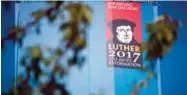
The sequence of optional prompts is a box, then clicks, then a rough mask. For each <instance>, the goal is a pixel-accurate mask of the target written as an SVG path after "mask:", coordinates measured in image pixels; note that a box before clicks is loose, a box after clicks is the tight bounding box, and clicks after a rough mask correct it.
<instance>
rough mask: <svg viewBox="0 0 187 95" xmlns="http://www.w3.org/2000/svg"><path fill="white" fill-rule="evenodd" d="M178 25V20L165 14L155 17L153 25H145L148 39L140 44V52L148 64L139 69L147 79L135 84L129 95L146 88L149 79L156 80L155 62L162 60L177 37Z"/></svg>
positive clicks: (135, 94) (136, 94)
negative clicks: (144, 53) (145, 74)
mask: <svg viewBox="0 0 187 95" xmlns="http://www.w3.org/2000/svg"><path fill="white" fill-rule="evenodd" d="M180 25H181V23H180V22H179V21H178V20H173V19H172V18H171V17H170V16H168V15H166V14H164V15H161V16H159V17H157V20H156V22H155V23H151V24H147V32H148V38H149V39H148V41H147V42H144V43H143V44H142V49H143V50H142V51H145V52H146V53H147V55H146V58H147V60H148V61H149V62H150V64H149V65H148V66H144V67H143V68H142V69H141V70H142V71H144V72H147V77H146V78H145V79H144V80H139V81H138V82H137V84H136V85H135V87H134V88H133V91H132V93H131V95H138V92H139V90H140V89H141V88H142V87H146V86H147V84H148V83H149V80H150V79H151V78H157V72H155V71H154V69H155V66H156V60H157V59H162V58H163V57H164V55H165V54H167V53H168V52H169V50H170V48H171V45H172V44H173V43H174V42H175V41H176V39H177V37H178V31H177V29H178V27H179V26H180Z"/></svg>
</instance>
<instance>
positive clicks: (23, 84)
mask: <svg viewBox="0 0 187 95" xmlns="http://www.w3.org/2000/svg"><path fill="white" fill-rule="evenodd" d="M47 3H48V4H49V5H50V7H49V8H47V9H41V10H37V11H34V12H32V13H31V16H32V17H33V18H34V20H33V21H31V22H28V23H27V24H26V25H25V26H16V27H14V28H12V29H10V30H9V31H8V35H7V36H6V37H4V38H2V39H1V42H2V46H3V47H2V49H3V48H4V43H5V42H6V41H7V40H12V41H14V42H17V43H18V44H19V45H20V46H21V47H22V40H23V39H24V37H25V36H26V34H27V31H28V29H29V28H30V27H33V26H34V27H36V33H37V34H40V32H41V30H40V20H41V19H42V18H44V17H47V18H48V20H49V22H51V23H53V21H55V20H56V19H57V18H63V17H62V15H61V14H62V12H64V11H67V12H68V13H69V16H70V19H68V20H67V21H66V22H63V23H62V24H61V25H60V26H59V27H60V28H59V29H60V30H61V31H62V33H63V34H62V41H63V43H59V44H60V45H59V47H57V48H56V49H50V48H48V47H44V46H42V45H35V46H31V47H27V48H26V51H25V53H24V55H23V57H22V58H21V59H20V65H21V66H22V67H24V68H25V73H26V75H19V76H18V77H17V79H16V80H17V85H16V86H15V87H12V89H11V91H10V93H9V94H10V95H32V94H33V93H34V92H35V90H36V88H35V87H33V86H32V85H33V84H34V85H36V86H38V89H37V90H36V91H37V93H38V94H42V95H69V94H70V93H69V91H68V90H67V89H66V86H65V84H64V83H59V82H58V81H57V79H56V75H59V76H60V77H64V76H66V75H67V73H68V71H69V69H70V68H71V66H74V65H77V66H79V67H81V66H82V64H83V63H84V59H85V58H84V56H83V57H80V56H79V53H80V52H81V50H82V49H84V48H85V47H86V36H87V35H86V29H87V28H88V27H89V25H90V24H91V21H92V15H91V14H92V11H91V8H90V7H89V6H88V5H86V4H84V3H82V2H64V1H47ZM6 5H7V6H8V4H7V3H6ZM59 15H61V16H59ZM63 16H65V15H63ZM62 47H64V48H62ZM67 50H72V51H73V52H74V54H73V56H72V57H70V58H68V59H67V60H68V61H67V62H68V63H67V66H64V65H61V63H60V61H61V60H64V59H63V56H64V55H65V54H66V51H67ZM45 52H49V53H50V56H48V57H46V56H45ZM64 62H66V61H64ZM41 64H44V65H45V66H49V65H51V64H53V65H54V66H53V67H52V70H51V71H50V72H49V73H46V72H45V71H44V70H42V68H41ZM43 75H47V76H49V77H50V79H49V80H48V81H47V82H46V83H41V81H40V78H41V76H43ZM33 78H34V83H33V82H32V83H31V80H33Z"/></svg>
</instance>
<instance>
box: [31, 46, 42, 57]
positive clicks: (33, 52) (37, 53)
mask: <svg viewBox="0 0 187 95" xmlns="http://www.w3.org/2000/svg"><path fill="white" fill-rule="evenodd" d="M30 56H31V57H32V58H39V57H41V50H40V47H39V46H34V47H31V49H30Z"/></svg>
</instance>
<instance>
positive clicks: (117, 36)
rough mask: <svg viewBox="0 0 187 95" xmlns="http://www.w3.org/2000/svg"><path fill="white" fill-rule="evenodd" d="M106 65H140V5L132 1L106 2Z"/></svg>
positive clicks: (133, 66)
mask: <svg viewBox="0 0 187 95" xmlns="http://www.w3.org/2000/svg"><path fill="white" fill-rule="evenodd" d="M105 5H106V6H105V9H106V39H107V65H108V66H117V67H128V68H141V67H142V54H141V50H140V43H141V39H142V37H141V21H140V20H141V17H140V16H141V14H140V13H141V11H140V10H141V9H140V8H141V7H140V4H139V3H134V2H119V1H118V2H106V4H105Z"/></svg>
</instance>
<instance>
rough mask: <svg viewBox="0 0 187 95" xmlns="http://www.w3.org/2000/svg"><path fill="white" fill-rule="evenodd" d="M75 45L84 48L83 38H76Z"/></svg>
mask: <svg viewBox="0 0 187 95" xmlns="http://www.w3.org/2000/svg"><path fill="white" fill-rule="evenodd" d="M75 42H76V44H77V45H78V46H79V47H85V45H86V41H85V39H84V38H83V37H81V36H78V37H77V38H76V40H75Z"/></svg>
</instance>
